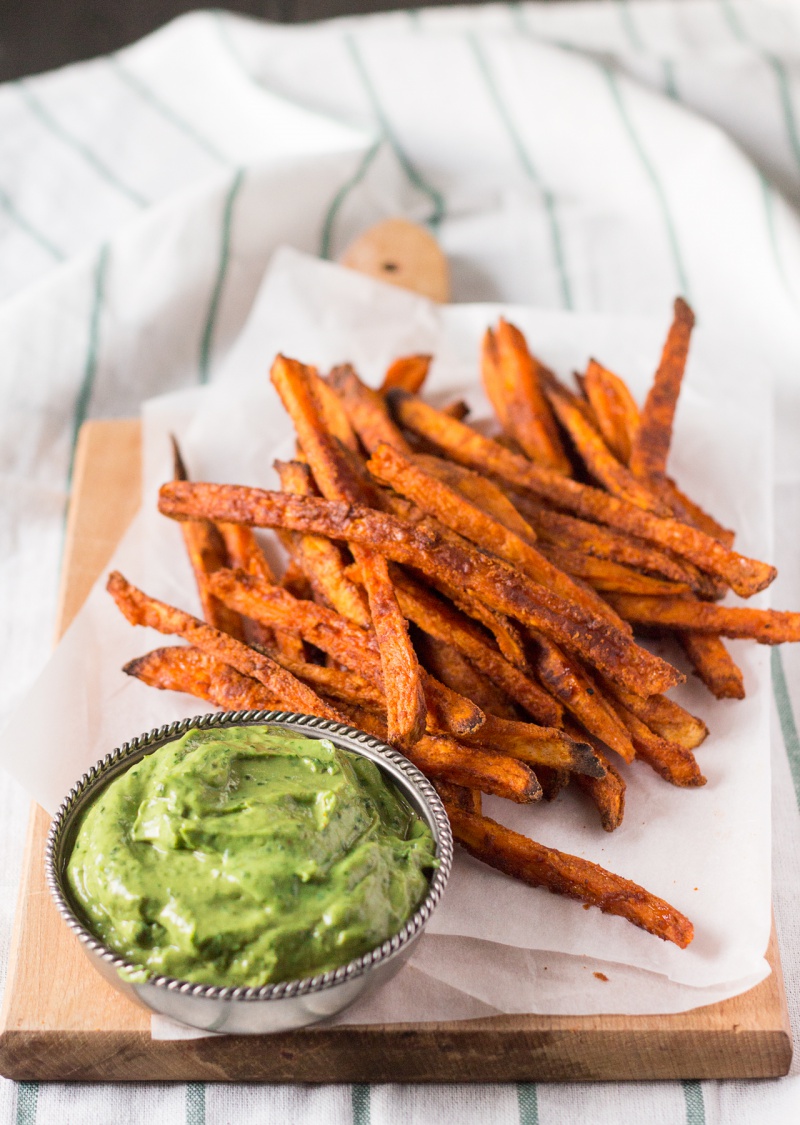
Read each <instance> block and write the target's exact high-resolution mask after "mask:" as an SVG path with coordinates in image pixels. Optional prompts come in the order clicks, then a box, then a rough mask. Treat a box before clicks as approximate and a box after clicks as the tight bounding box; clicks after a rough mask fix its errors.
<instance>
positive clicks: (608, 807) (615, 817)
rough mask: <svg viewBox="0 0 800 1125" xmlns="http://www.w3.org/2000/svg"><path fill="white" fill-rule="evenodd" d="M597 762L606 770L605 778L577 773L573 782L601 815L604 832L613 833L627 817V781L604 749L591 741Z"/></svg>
mask: <svg viewBox="0 0 800 1125" xmlns="http://www.w3.org/2000/svg"><path fill="white" fill-rule="evenodd" d="M591 742H592V746H593V747H594V752H595V754H596V755H597V760H598V761H599V762H600V764H601V765H602V766H603V767H604V769H605V771H606V772H605V775H604V776H603V777H591V776H590V775H589V774H585V773H576V774H574V775H573V778H572V780H573V781H574V782H575V784H576V785H577V786H578V788H579V789H582V790H583V792H584V793H585V794H586V795H587V797H588V798H589V800H590V801H591V802H592V804H593V805H594V806H595V808H596V809H597V811H598V813H599V815H600V825H601V827H602V829H603V831H604V832H613V831H614V829H615V828H619V826H620V824H622V818H623V817H624V815H625V788H626V786H625V779H624V778H623V777H622V774H620V773H619V771H618V770H616V769H615V768H614V767H613V766H612V764H611V762H609V760H608V758H607V757H606V756H605V754H604V753H603V751H602V749H601V748H600V747H599V746H597V745H596V744H595V742H594V739H592V740H591Z"/></svg>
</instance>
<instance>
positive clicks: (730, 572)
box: [390, 392, 777, 598]
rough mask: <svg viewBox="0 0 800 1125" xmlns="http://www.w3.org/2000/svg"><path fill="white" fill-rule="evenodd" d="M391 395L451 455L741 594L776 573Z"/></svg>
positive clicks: (406, 421) (408, 421) (403, 418)
mask: <svg viewBox="0 0 800 1125" xmlns="http://www.w3.org/2000/svg"><path fill="white" fill-rule="evenodd" d="M390 398H391V404H392V408H393V410H394V411H395V414H396V416H397V417H398V418H399V420H400V422H401V424H402V425H403V426H404V427H405V428H407V429H410V430H412V431H413V432H414V433H417V434H421V435H422V436H423V437H425V438H427V439H428V441H430V442H431V443H432V444H434V445H435V446H437V447H438V448H439V449H442V450H445V451H446V452H447V453H448V454H449V455H450V456H451V457H452V458H453V460H455V461H458V462H460V463H461V464H463V465H466V466H467V467H468V468H476V469H479V470H481V471H483V472H485V473H487V474H488V475H489V476H492V477H499V478H501V479H502V480H506V481H508V482H509V483H510V484H512V485H514V486H515V487H516V488H522V489H527V490H529V491H530V492H532V493H533V494H534V495H536V496H541V497H542V498H544V499H545V500H548V501H549V502H550V503H551V504H554V505H555V506H556V507H559V508H564V509H565V510H566V511H568V512H571V513H573V514H574V515H578V516H581V517H583V518H584V519H588V520H590V521H593V522H596V523H601V524H607V525H608V526H610V527H615V528H618V529H619V530H620V531H626V532H629V533H630V534H633V535H638V536H639V537H640V538H643V539H648V540H651V541H652V542H653V543H655V544H657V545H658V546H660V547H665V548H667V549H668V550H671V551H673V552H674V553H675V554H677V555H679V556H680V557H681V558H686V559H688V560H689V561H690V562H693V563H695V564H696V565H697V566H698V567H699V568H700V569H701V570H703V571H705V572H706V573H708V574H712V575H714V576H716V577H718V578H721V579H723V580H724V581H725V582H726V583H727V584H728V585H729V586H730V587H731V589H732V590H734V591H735V592H736V593H737V594H739V595H741V596H742V597H745V598H746V597H750V596H751V595H752V594H756V593H758V591H759V590H763V589H764V587H765V586H768V585H769V584H770V582H772V581H773V580H774V578H775V575H776V573H777V571H776V570H775V568H774V567H772V566H769V565H768V564H767V563H762V562H759V561H758V560H756V559H748V558H745V557H744V556H743V555H739V554H737V553H736V552H735V551H732V550H730V548H728V547H725V546H723V544H722V543H719V542H717V541H716V540H715V539H711V538H710V536H708V535H706V534H704V533H703V532H702V531H699V530H698V529H697V528H694V527H690V526H689V525H688V524H683V523H679V522H678V521H677V520H675V519H662V518H661V517H660V516H656V515H654V514H653V513H652V512H645V511H643V510H642V509H641V508H637V507H636V506H635V505H633V504H629V503H628V502H627V501H626V500H620V499H619V497H617V496H610V495H609V494H608V493H606V492H601V491H600V490H599V489H596V488H591V487H590V486H588V485H585V484H579V483H578V482H577V481H574V480H569V479H568V478H567V477H564V476H562V475H561V474H560V473H556V472H553V471H552V470H550V469H545V468H542V467H541V466H539V465H534V464H532V463H531V462H530V461H527V460H526V459H525V458H524V457H519V456H517V455H516V454H514V453H511V452H510V451H509V450H507V449H504V448H503V447H502V446H501V445H499V444H498V443H497V442H495V441H492V440H491V438H486V437H484V436H483V435H482V434H479V433H478V432H477V431H476V430H473V429H471V428H470V427H469V426H465V425H464V424H463V422H457V421H456V420H455V419H454V418H447V417H446V416H445V415H443V414H441V412H440V411H438V410H434V408H433V407H431V406H428V404H427V403H423V402H422V401H421V400H420V399H415V398H412V397H411V396H408V395H402V394H398V393H397V392H395V393H393V394H392V395H391V396H390Z"/></svg>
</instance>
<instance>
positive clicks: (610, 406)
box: [582, 359, 639, 465]
mask: <svg viewBox="0 0 800 1125" xmlns="http://www.w3.org/2000/svg"><path fill="white" fill-rule="evenodd" d="M582 386H583V390H584V393H585V395H586V397H587V398H588V400H589V403H590V404H591V407H592V410H593V412H594V416H595V418H596V420H597V425H598V427H599V429H600V433H601V434H602V435H603V438H604V440H605V443H606V445H607V446H608V448H609V449H610V450H611V452H612V453H613V454H614V456H615V457H616V458H617V460H618V461H621V462H622V464H623V465H627V464H628V462H629V461H630V457H631V448H632V445H633V439H634V437H635V436H636V431H637V430H638V429H639V407H638V406H637V405H636V402H635V400H634V398H633V395H632V394H631V392H630V391H629V390H628V388H627V387H626V386H625V384H624V382H623V381H622V379H620V377H619V376H618V375H615V374H614V373H613V371H609V370H608V368H606V367H603V365H602V364H600V363H598V362H597V360H596V359H590V360H589V366H588V367H587V368H586V375H585V376H584V379H583V383H582Z"/></svg>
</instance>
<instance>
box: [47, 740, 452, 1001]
mask: <svg viewBox="0 0 800 1125" xmlns="http://www.w3.org/2000/svg"><path fill="white" fill-rule="evenodd" d="M436 865H437V861H436V859H435V846H434V841H433V837H432V834H431V831H430V829H429V828H428V826H427V824H425V823H424V821H423V820H422V819H421V818H420V817H419V816H417V814H416V813H415V812H414V811H413V809H412V808H411V806H410V805H409V803H408V802H407V801H406V800H405V798H404V797H402V796H401V795H400V793H399V792H398V791H397V790H396V789H395V788H394V786H392V785H391V784H390V783H389V782H388V781H386V780H385V779H384V777H383V775H382V774H381V773H380V771H379V770H378V768H377V767H376V766H375V765H374V764H373V763H372V762H370V761H368V760H367V759H365V758H362V757H360V756H358V755H356V754H350V753H347V752H346V751H343V750H339V749H337V748H336V747H334V745H333V743H331V742H330V741H328V740H327V739H314V738H305V737H301V736H298V735H295V734H293V733H291V732H288V731H286V730H282V729H281V728H279V727H270V726H248V727H231V728H228V729H225V728H218V729H210V730H190V731H188V732H187V734H185V735H184V736H183V737H182V738H181V739H179V740H177V741H175V742H169V743H167V744H166V745H165V746H162V747H161V748H160V749H159V750H156V751H155V752H154V753H152V754H149V755H147V756H146V757H144V758H142V759H141V760H140V761H139V762H137V763H136V765H134V766H132V767H131V768H130V769H129V770H127V772H126V773H124V774H122V775H120V776H119V777H117V778H116V779H115V780H114V781H112V782H111V784H110V785H108V787H107V788H106V789H104V790H103V791H102V793H100V794H99V795H98V797H97V798H96V800H95V801H94V802H93V803H92V804H91V805H90V806H89V808H88V809H87V810H86V812H85V813H84V814H83V817H82V820H81V823H80V826H79V829H78V834H77V838H76V841H75V845H74V848H73V851H72V855H71V856H70V860H69V864H68V868H67V877H68V880H69V885H70V887H71V888H72V892H73V895H74V897H75V899H76V900H77V904H78V905H79V906H80V908H81V909H82V911H83V913H84V915H85V916H86V919H87V921H88V923H89V927H90V929H91V930H92V931H93V933H94V934H95V935H96V936H97V937H98V938H100V939H101V940H102V941H103V942H104V943H105V944H106V945H108V946H109V947H110V948H111V949H113V950H114V951H115V952H116V953H118V954H120V956H122V957H125V958H126V959H127V960H129V961H133V962H134V963H136V964H137V965H141V966H142V969H143V970H144V972H143V978H144V976H158V975H164V976H170V977H178V978H180V979H182V980H189V981H195V982H198V983H203V984H216V985H229V986H242V987H259V986H261V985H264V984H270V983H272V982H274V981H286V980H295V979H297V978H299V977H304V976H309V975H313V974H316V973H321V972H325V971H327V970H328V969H334V968H337V967H338V966H340V965H344V964H347V962H348V961H351V960H352V959H353V958H354V957H359V956H360V955H361V954H363V953H366V952H368V951H369V950H370V949H373V948H374V947H375V946H377V945H380V943H381V942H383V941H385V940H386V938H388V937H391V936H392V934H395V933H397V931H398V930H399V929H400V928H401V927H402V925H403V923H404V922H406V921H407V919H408V918H409V917H410V916H411V915H412V914H413V913H414V911H415V909H416V908H417V907H418V906H419V904H420V903H421V901H422V900H423V898H424V897H425V895H426V894H427V891H428V878H427V876H426V871H430V869H431V868H433V867H435V866H436Z"/></svg>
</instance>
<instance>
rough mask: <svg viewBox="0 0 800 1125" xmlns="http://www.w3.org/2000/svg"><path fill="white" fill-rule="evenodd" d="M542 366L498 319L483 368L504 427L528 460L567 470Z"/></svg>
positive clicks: (514, 331) (512, 329) (487, 337)
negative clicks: (541, 375)
mask: <svg viewBox="0 0 800 1125" xmlns="http://www.w3.org/2000/svg"><path fill="white" fill-rule="evenodd" d="M540 369H541V364H540V363H539V362H538V360H536V359H534V357H533V356H532V355H531V353H530V352H529V351H528V345H527V343H526V341H525V337H524V336H523V335H522V333H521V332H520V330H519V329H518V328H515V327H514V325H513V324H509V323H508V322H507V321H505V320H502V319H501V320H500V321H498V324H497V328H496V329H495V330H494V331H492V330H491V329H490V330H489V331H488V332H487V333H486V335H485V337H484V341H483V349H482V355H481V370H482V372H483V380H484V386H485V388H486V392H487V395H488V396H489V398H490V400H491V402H492V405H493V406H494V407H495V411H496V413H497V416H498V418H499V419H500V423H501V425H502V427H503V429H504V430H505V431H506V432H507V433H508V434H509V435H510V436H511V437H513V438H514V440H515V441H517V442H518V443H519V445H520V446H521V447H522V449H523V450H524V451H525V453H526V454H527V455H528V457H530V459H531V460H532V461H535V462H536V463H537V464H540V465H546V466H548V467H550V468H552V469H555V470H557V471H558V472H562V473H568V472H570V469H571V466H570V463H569V459H568V457H567V455H566V454H565V452H564V448H563V446H562V444H561V439H560V438H559V436H558V428H557V427H556V424H555V421H554V420H553V415H552V414H551V412H550V407H549V406H548V404H547V400H546V398H545V396H544V394H543V393H542V387H541V382H540V374H539V373H540ZM493 396H494V397H493Z"/></svg>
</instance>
